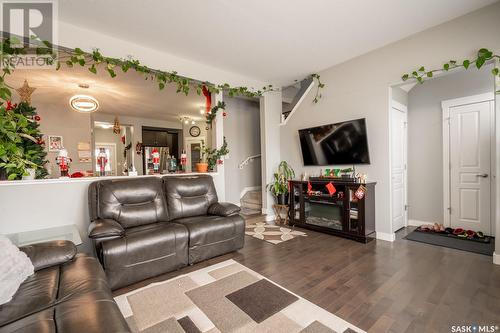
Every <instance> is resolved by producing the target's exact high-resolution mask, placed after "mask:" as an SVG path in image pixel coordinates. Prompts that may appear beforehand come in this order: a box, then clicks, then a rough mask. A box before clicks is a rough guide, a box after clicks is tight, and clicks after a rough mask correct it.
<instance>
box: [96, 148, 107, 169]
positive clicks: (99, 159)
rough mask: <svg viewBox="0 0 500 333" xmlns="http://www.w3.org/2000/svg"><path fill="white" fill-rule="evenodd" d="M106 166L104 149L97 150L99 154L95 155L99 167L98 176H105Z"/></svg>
mask: <svg viewBox="0 0 500 333" xmlns="http://www.w3.org/2000/svg"><path fill="white" fill-rule="evenodd" d="M107 164H108V154H106V149H104V148H99V154H97V165H98V166H99V176H106V165H107Z"/></svg>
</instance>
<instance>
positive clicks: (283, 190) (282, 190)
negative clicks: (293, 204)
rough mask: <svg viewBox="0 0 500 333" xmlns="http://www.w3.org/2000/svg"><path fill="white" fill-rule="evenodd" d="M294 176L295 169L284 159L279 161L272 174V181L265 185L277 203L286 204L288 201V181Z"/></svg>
mask: <svg viewBox="0 0 500 333" xmlns="http://www.w3.org/2000/svg"><path fill="white" fill-rule="evenodd" d="M294 177H295V171H294V170H293V169H292V167H290V166H289V165H288V163H287V162H286V161H281V162H280V164H279V166H278V170H277V171H276V172H275V173H274V175H273V178H274V180H273V182H272V183H269V184H268V185H267V189H268V190H269V191H270V192H271V193H272V194H273V195H274V199H275V200H276V203H277V204H278V205H286V204H287V202H288V181H289V180H290V179H293V178H294Z"/></svg>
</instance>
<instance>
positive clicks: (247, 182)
mask: <svg viewBox="0 0 500 333" xmlns="http://www.w3.org/2000/svg"><path fill="white" fill-rule="evenodd" d="M224 101H225V102H226V111H227V117H226V118H224V136H225V137H226V140H227V142H228V148H229V158H226V159H225V160H224V165H225V167H226V175H225V177H226V200H227V201H229V202H232V203H234V204H238V205H239V203H240V193H241V191H243V190H244V189H245V188H247V187H255V186H261V182H262V179H261V177H262V176H261V159H260V158H257V159H255V160H253V161H252V162H250V163H249V164H247V165H245V166H244V167H243V169H239V164H240V163H241V162H243V161H244V160H245V159H246V158H247V157H249V156H253V155H257V154H260V112H259V102H258V101H252V100H247V99H242V98H229V97H225V98H224Z"/></svg>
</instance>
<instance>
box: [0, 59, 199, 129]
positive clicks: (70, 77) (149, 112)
mask: <svg viewBox="0 0 500 333" xmlns="http://www.w3.org/2000/svg"><path fill="white" fill-rule="evenodd" d="M24 79H27V80H28V82H29V85H30V86H32V87H35V88H36V91H35V92H34V93H33V98H34V100H33V102H34V103H35V102H38V103H43V102H44V101H64V103H63V104H62V105H65V106H68V108H69V104H68V103H69V99H70V97H71V96H73V95H76V94H85V95H91V96H93V97H95V98H96V99H97V100H98V101H99V111H98V112H103V113H110V114H116V115H127V116H134V117H143V118H151V119H158V120H170V121H177V120H179V117H180V116H188V117H190V118H191V119H193V120H196V121H199V120H203V115H201V114H200V109H201V108H203V106H204V105H205V98H204V97H203V96H198V95H197V94H196V92H195V90H193V91H191V92H190V94H189V95H188V96H185V95H184V94H178V93H176V86H175V85H172V84H168V85H167V86H166V87H165V89H164V90H161V91H160V90H159V89H158V86H157V84H156V83H153V82H152V81H151V80H148V81H145V80H144V77H143V76H142V75H141V74H139V73H137V72H135V71H128V72H127V73H122V71H121V70H118V71H117V76H116V77H115V78H111V77H110V76H109V74H108V73H107V72H106V71H105V70H104V69H102V70H98V73H97V74H92V73H90V72H89V71H88V70H87V69H86V68H82V67H79V66H76V67H74V68H68V67H66V66H61V69H60V70H58V71H55V70H49V69H42V70H29V71H28V70H22V69H18V70H15V71H14V73H13V74H12V75H10V76H9V77H8V78H7V84H9V85H10V86H12V87H14V88H17V87H20V86H22V84H23V81H24ZM81 83H84V84H88V85H89V88H87V89H82V88H80V87H78V85H79V84H81ZM14 94H15V93H14ZM14 100H15V101H17V94H16V97H15V98H14Z"/></svg>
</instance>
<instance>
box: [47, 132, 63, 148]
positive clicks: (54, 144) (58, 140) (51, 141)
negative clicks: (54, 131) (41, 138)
mask: <svg viewBox="0 0 500 333" xmlns="http://www.w3.org/2000/svg"><path fill="white" fill-rule="evenodd" d="M48 147H49V151H59V150H61V149H63V148H64V146H63V137H62V136H60V135H49V136H48Z"/></svg>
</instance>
